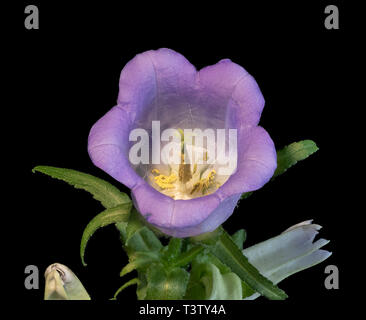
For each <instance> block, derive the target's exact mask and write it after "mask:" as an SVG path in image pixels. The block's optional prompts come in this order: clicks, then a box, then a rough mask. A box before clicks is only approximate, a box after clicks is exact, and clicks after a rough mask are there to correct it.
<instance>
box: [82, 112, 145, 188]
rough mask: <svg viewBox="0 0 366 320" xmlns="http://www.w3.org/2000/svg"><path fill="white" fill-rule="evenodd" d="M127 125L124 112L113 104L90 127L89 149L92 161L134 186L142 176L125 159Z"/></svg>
mask: <svg viewBox="0 0 366 320" xmlns="http://www.w3.org/2000/svg"><path fill="white" fill-rule="evenodd" d="M130 128H131V123H130V118H129V115H128V114H127V112H126V111H125V110H123V109H121V108H119V107H118V106H117V107H114V108H112V109H111V110H110V111H109V112H107V113H106V114H105V115H104V116H103V117H102V118H101V119H99V120H98V121H97V122H96V123H95V124H94V126H93V127H92V129H91V130H90V133H89V138H88V152H89V156H90V158H91V160H92V161H93V163H94V165H96V166H97V167H98V168H100V169H102V170H104V171H105V172H107V173H108V174H109V175H110V176H112V177H113V178H114V179H116V180H118V181H120V182H122V183H123V184H124V185H126V186H127V187H129V188H133V187H134V186H135V185H136V184H137V183H139V182H140V183H141V181H142V178H141V177H140V176H139V175H138V174H137V173H136V172H135V170H134V169H133V168H132V167H131V165H130V162H129V159H128V153H129V141H128V136H129V134H130Z"/></svg>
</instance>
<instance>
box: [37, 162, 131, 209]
mask: <svg viewBox="0 0 366 320" xmlns="http://www.w3.org/2000/svg"><path fill="white" fill-rule="evenodd" d="M32 172H41V173H43V174H46V175H48V176H50V177H52V178H55V179H58V180H62V181H65V182H67V183H68V184H70V185H72V186H74V187H75V188H77V189H83V190H85V191H88V192H89V193H91V194H92V195H93V197H94V199H96V200H98V201H100V202H101V203H102V205H103V206H104V207H105V208H107V209H108V208H113V207H115V206H117V205H119V204H122V203H129V202H131V199H130V198H129V196H128V195H127V194H125V193H123V192H121V191H119V190H118V189H117V188H116V187H115V186H113V185H112V184H110V183H108V182H107V181H104V180H102V179H99V178H97V177H94V176H92V175H90V174H87V173H83V172H80V171H76V170H72V169H65V168H57V167H50V166H37V167H35V168H33V170H32Z"/></svg>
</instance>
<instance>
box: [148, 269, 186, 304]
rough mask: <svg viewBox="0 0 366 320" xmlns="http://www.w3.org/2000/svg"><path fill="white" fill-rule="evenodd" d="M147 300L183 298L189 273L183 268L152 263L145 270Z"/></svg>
mask: <svg viewBox="0 0 366 320" xmlns="http://www.w3.org/2000/svg"><path fill="white" fill-rule="evenodd" d="M146 278H147V289H146V297H145V299H147V300H180V299H182V298H183V296H184V294H185V292H186V288H187V284H188V280H189V273H188V272H187V271H186V270H184V269H183V268H174V269H169V270H167V269H165V268H164V266H163V265H162V264H153V265H151V267H150V268H149V269H148V270H147V273H146Z"/></svg>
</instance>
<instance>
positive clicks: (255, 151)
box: [216, 126, 277, 198]
mask: <svg viewBox="0 0 366 320" xmlns="http://www.w3.org/2000/svg"><path fill="white" fill-rule="evenodd" d="M238 135H239V137H238V165H237V170H236V172H235V173H234V174H233V175H232V176H231V177H230V178H229V179H228V180H227V181H226V183H225V184H224V185H223V186H221V187H220V188H219V189H218V191H217V192H216V193H217V194H218V195H219V196H220V197H224V198H225V197H227V196H230V195H234V194H237V193H243V192H248V191H254V190H257V189H259V188H261V187H262V186H263V185H264V184H265V183H267V182H268V181H269V179H270V178H271V177H272V176H273V173H274V171H275V170H276V167H277V155H276V149H275V146H274V143H273V141H272V139H271V137H270V136H269V134H268V133H267V131H265V130H264V129H263V128H262V127H259V126H258V127H254V128H252V129H250V130H246V129H242V130H240V132H239V134H238Z"/></svg>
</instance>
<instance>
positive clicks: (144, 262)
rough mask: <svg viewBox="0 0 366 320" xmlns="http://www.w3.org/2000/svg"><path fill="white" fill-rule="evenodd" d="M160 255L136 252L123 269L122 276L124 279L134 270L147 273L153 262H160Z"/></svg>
mask: <svg viewBox="0 0 366 320" xmlns="http://www.w3.org/2000/svg"><path fill="white" fill-rule="evenodd" d="M159 260H160V255H159V254H158V253H156V252H136V253H135V254H134V255H132V256H131V258H130V263H128V264H127V265H126V266H124V267H123V269H122V271H121V273H120V276H121V277H123V276H124V275H126V274H127V273H129V272H131V271H133V270H139V271H145V270H146V269H147V267H149V266H150V265H151V263H153V262H158V261H159Z"/></svg>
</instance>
